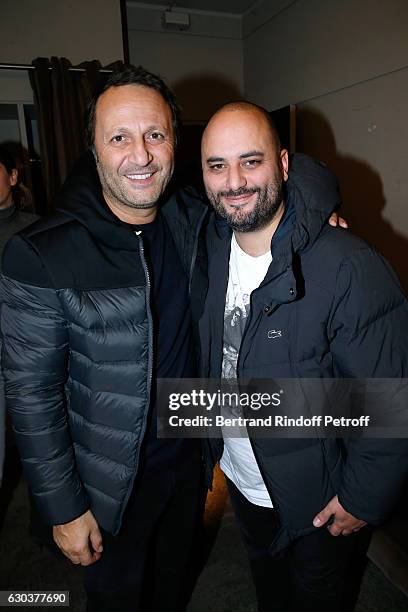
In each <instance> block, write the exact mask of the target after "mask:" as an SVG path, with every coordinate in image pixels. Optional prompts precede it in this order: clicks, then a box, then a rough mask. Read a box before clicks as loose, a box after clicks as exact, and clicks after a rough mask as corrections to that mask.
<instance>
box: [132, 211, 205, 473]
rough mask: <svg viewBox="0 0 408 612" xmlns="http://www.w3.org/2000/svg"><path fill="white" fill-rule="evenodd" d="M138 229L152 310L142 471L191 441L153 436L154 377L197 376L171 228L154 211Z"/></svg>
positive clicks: (173, 457) (180, 453)
mask: <svg viewBox="0 0 408 612" xmlns="http://www.w3.org/2000/svg"><path fill="white" fill-rule="evenodd" d="M132 228H133V231H135V232H141V236H142V240H143V250H144V255H145V259H146V263H147V266H148V270H149V277H150V309H151V312H152V316H153V328H154V338H153V343H154V350H153V354H154V363H153V384H152V391H151V409H150V411H149V420H148V428H147V431H146V435H145V439H144V443H143V451H142V453H141V458H140V460H141V466H140V469H141V470H142V471H145V470H146V469H151V468H152V467H155V468H156V467H157V466H158V465H159V464H161V463H163V462H166V464H167V465H168V464H170V463H177V462H178V461H180V460H181V459H182V458H183V457H185V454H186V453H187V452H189V449H190V448H191V446H192V442H194V441H192V440H190V441H189V440H183V439H161V438H157V405H156V383H155V381H156V379H157V378H193V377H194V376H196V363H195V359H194V348H193V337H192V329H191V314H190V305H189V294H188V276H187V273H186V271H185V270H184V269H183V267H182V264H181V261H180V257H179V255H178V252H177V250H176V246H175V244H174V240H173V237H172V235H171V233H170V229H169V227H168V225H167V223H166V221H165V219H164V218H163V217H162V215H160V214H159V215H157V217H156V219H155V220H154V221H153V222H152V223H146V224H143V225H133V226H132Z"/></svg>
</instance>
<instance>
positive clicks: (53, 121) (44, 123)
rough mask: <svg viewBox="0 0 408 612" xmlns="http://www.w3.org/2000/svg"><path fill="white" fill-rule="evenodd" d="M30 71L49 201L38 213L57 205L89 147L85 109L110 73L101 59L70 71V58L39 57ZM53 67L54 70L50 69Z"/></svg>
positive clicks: (114, 66) (44, 178)
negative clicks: (60, 191) (99, 85)
mask: <svg viewBox="0 0 408 612" xmlns="http://www.w3.org/2000/svg"><path fill="white" fill-rule="evenodd" d="M32 65H33V66H34V67H35V70H30V71H29V73H30V82H31V86H32V88H33V91H34V103H35V107H36V112H37V120H38V132H39V140H40V153H41V162H42V163H41V167H42V173H43V180H44V185H45V192H46V199H47V201H46V202H38V203H37V206H38V209H39V210H38V212H39V213H45V212H50V211H52V210H53V209H54V207H55V198H56V195H57V193H58V191H59V189H60V187H61V185H62V183H63V182H64V180H65V178H66V177H67V175H68V174H69V172H70V170H71V168H72V166H73V164H74V162H75V161H76V160H77V159H78V157H79V156H80V155H81V154H82V153H83V152H84V151H85V150H86V143H85V122H84V115H85V108H86V103H87V100H88V98H89V97H90V96H91V95H92V94H93V92H94V90H95V88H96V86H97V85H98V84H99V82H100V81H101V80H103V79H106V78H107V77H108V76H109V75H108V73H101V72H100V69H101V65H100V62H99V61H98V60H93V61H90V62H83V63H81V64H79V65H77V66H74V67H75V68H83V69H84V71H74V70H69V69H70V68H72V67H73V66H72V64H71V62H69V60H67V59H66V58H64V57H62V58H58V57H52V58H51V59H50V60H49V59H47V58H37V59H35V60H33V62H32ZM120 67H123V63H122V62H121V61H118V62H115V63H113V64H110V65H109V66H106V69H109V70H113V69H117V68H120ZM50 68H51V70H50Z"/></svg>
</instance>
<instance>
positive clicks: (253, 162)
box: [244, 159, 261, 168]
mask: <svg viewBox="0 0 408 612" xmlns="http://www.w3.org/2000/svg"><path fill="white" fill-rule="evenodd" d="M260 163H261V161H260V160H259V159H246V160H245V162H244V166H245V167H246V168H254V167H255V166H257V165H258V164H260Z"/></svg>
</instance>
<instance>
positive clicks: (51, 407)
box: [1, 68, 207, 612]
mask: <svg viewBox="0 0 408 612" xmlns="http://www.w3.org/2000/svg"><path fill="white" fill-rule="evenodd" d="M177 121H178V110H177V106H176V103H175V101H174V98H173V95H172V93H171V92H170V91H169V89H168V88H167V86H166V85H165V84H164V83H163V81H161V80H160V79H159V78H158V77H156V76H154V75H152V74H150V73H148V72H146V71H144V70H143V69H141V68H139V69H133V68H129V69H126V70H124V71H123V72H121V73H116V74H113V75H112V76H111V77H109V80H108V82H107V84H106V85H105V86H104V87H103V89H102V90H101V91H100V92H99V94H98V95H97V96H96V97H95V98H94V99H93V101H92V103H91V105H90V108H89V145H90V147H91V148H92V150H93V153H94V155H90V156H89V159H88V161H87V162H85V160H81V164H80V168H79V170H77V171H76V172H74V173H73V175H72V177H71V179H69V180H68V181H67V183H66V184H65V187H64V189H63V192H62V196H61V200H60V206H59V209H58V211H57V213H56V214H54V215H53V216H51V217H50V218H49V219H47V220H41V221H39V222H37V223H36V224H34V225H33V226H31V227H30V228H29V229H27V230H26V231H24V232H22V233H20V234H19V235H18V236H17V237H15V238H14V239H12V240H11V241H10V242H9V243H8V245H7V246H6V249H5V253H4V257H3V273H4V276H3V280H2V319H1V326H2V334H3V339H4V349H3V369H4V374H5V379H6V394H7V399H8V407H9V409H10V412H11V415H12V421H13V427H14V432H15V438H16V442H17V444H18V447H19V451H20V454H21V458H22V462H23V466H24V471H25V475H26V477H27V480H28V482H29V484H30V488H31V491H32V495H33V497H34V500H35V502H36V504H37V506H38V508H39V510H40V513H41V515H42V517H43V518H44V519H45V520H46V521H47V523H48V524H50V525H53V530H54V539H55V541H56V542H57V544H58V546H59V547H60V548H61V549H62V551H63V552H64V553H65V555H66V556H67V557H68V558H69V559H71V561H72V562H73V563H76V564H82V565H84V566H86V573H85V582H86V589H87V593H88V610H91V611H95V612H102V611H103V610H121V611H122V612H126V611H127V610H129V611H130V610H132V611H135V610H143V611H145V610H148V609H149V610H150V609H151V610H155V611H156V612H163V611H164V610H166V612H170V611H174V612H180V610H181V609H182V608H183V604H182V599H183V594H182V588H183V586H184V584H185V582H186V571H187V570H186V567H187V561H188V560H189V555H190V552H191V543H192V536H193V532H194V528H195V523H196V520H197V518H198V511H199V507H200V498H201V496H202V491H201V488H200V481H201V479H200V472H201V448H200V445H199V441H197V440H190V441H189V440H181V439H180V440H161V439H158V438H157V431H156V406H155V397H154V392H155V385H154V384H152V382H153V381H154V380H155V379H156V378H160V377H162V378H167V377H175V378H183V377H191V376H194V375H195V374H196V363H195V358H194V351H193V345H192V343H193V332H194V330H193V323H192V317H191V314H190V312H191V311H190V306H191V310H192V311H194V310H195V307H196V304H198V305H199V304H200V303H202V301H203V300H202V296H201V294H200V292H201V289H202V290H203V291H204V289H205V284H204V280H205V273H204V270H203V261H204V251H203V250H202V246H200V244H201V243H200V242H199V236H200V230H201V226H202V223H203V221H204V218H205V216H206V214H207V207H206V206H205V205H204V204H203V203H202V201H200V200H199V199H198V198H197V197H196V196H194V194H192V193H189V192H187V191H180V192H177V193H175V192H173V193H172V191H171V189H169V187H168V184H169V181H170V179H171V176H172V172H173V164H174V148H175V143H176V137H177ZM93 158H95V160H96V169H95V161H94V159H93ZM96 170H97V171H96ZM98 175H99V177H98ZM192 294H194V296H195V300H196V301H194V299H193V298H192V299H190V295H192ZM152 568H154V575H153V571H151V572H149V570H151V569H152ZM142 586H144V587H145V591H147V598H148V601H149V603H146V602H145V601H144V600H143V596H144V594H143V593H142Z"/></svg>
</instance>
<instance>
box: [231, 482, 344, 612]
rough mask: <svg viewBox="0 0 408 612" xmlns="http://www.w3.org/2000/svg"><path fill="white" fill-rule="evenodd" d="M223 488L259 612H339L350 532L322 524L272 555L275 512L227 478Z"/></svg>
mask: <svg viewBox="0 0 408 612" xmlns="http://www.w3.org/2000/svg"><path fill="white" fill-rule="evenodd" d="M227 481H228V479H227ZM228 488H229V492H230V496H231V502H232V505H233V508H234V511H235V515H236V518H237V521H238V524H239V527H240V529H241V535H242V538H243V540H244V544H245V546H246V548H247V552H248V555H249V562H250V567H251V572H252V578H253V581H254V584H255V589H256V594H257V599H258V608H259V612H323V611H324V612H327V611H329V612H343V611H344V610H345V608H344V606H343V604H342V601H343V597H344V588H345V578H346V570H347V564H348V561H349V559H350V557H351V552H352V548H353V536H347V537H346V536H341V535H340V536H338V537H333V536H332V535H331V534H330V533H329V531H328V530H327V529H326V528H325V527H323V528H321V529H317V530H316V531H315V532H313V533H312V534H310V535H307V536H304V537H300V538H299V539H298V540H296V541H295V542H293V543H292V544H291V545H290V546H289V547H288V548H287V549H285V550H284V551H283V552H282V553H280V554H279V555H278V556H275V557H272V556H271V555H270V553H269V551H268V547H269V544H270V542H272V540H273V538H274V535H275V533H276V529H277V526H278V522H277V515H276V511H275V510H274V509H273V508H263V507H261V506H256V505H254V504H251V503H250V502H249V501H248V500H247V499H246V498H245V497H244V496H243V495H242V494H241V493H240V492H239V490H238V489H237V488H236V487H235V485H234V484H233V483H232V482H231V481H228Z"/></svg>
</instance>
